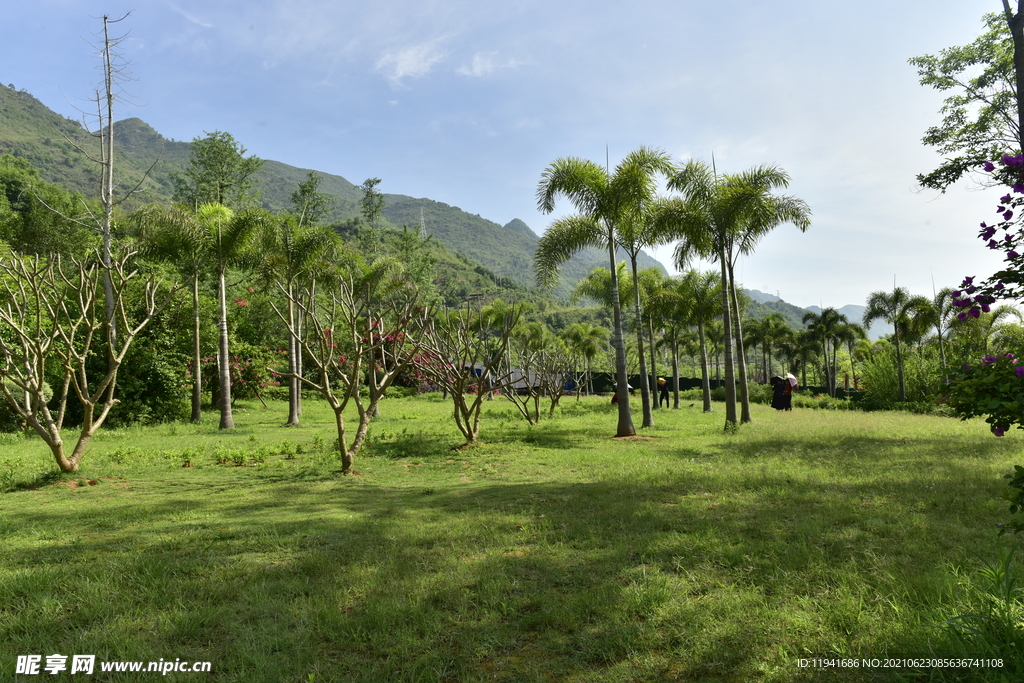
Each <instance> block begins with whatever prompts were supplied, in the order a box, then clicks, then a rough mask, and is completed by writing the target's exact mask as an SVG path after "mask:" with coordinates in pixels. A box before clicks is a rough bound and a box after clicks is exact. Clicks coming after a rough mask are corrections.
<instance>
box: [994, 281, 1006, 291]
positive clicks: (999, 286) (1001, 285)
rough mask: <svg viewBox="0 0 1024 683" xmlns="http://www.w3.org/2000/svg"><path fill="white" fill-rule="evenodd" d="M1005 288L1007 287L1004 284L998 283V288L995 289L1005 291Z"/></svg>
mask: <svg viewBox="0 0 1024 683" xmlns="http://www.w3.org/2000/svg"><path fill="white" fill-rule="evenodd" d="M1004 287H1006V285H1004V284H1003V283H1002V282H997V283H996V286H995V289H997V290H998V289H1003V288H1004Z"/></svg>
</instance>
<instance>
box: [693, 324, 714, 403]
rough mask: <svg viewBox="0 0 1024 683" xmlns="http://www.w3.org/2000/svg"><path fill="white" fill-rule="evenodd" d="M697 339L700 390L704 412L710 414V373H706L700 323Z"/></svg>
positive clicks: (702, 328) (705, 344)
mask: <svg viewBox="0 0 1024 683" xmlns="http://www.w3.org/2000/svg"><path fill="white" fill-rule="evenodd" d="M697 339H698V340H699V341H700V388H701V390H702V393H703V394H704V412H705V413H710V412H711V410H712V406H711V373H710V372H709V371H708V346H707V342H706V341H705V339H704V323H702V322H698V323H697ZM716 367H717V362H716Z"/></svg>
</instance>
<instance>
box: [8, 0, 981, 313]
mask: <svg viewBox="0 0 1024 683" xmlns="http://www.w3.org/2000/svg"><path fill="white" fill-rule="evenodd" d="M1000 8H1001V5H1000V3H999V2H997V1H995V0H985V1H982V0H928V1H927V2H925V1H924V0H905V1H904V2H898V3H894V2H891V0H861V1H860V2H857V3H849V2H839V1H838V0H813V1H812V0H775V1H774V2H771V3H718V2H706V1H704V0H700V1H697V0H664V1H663V0H634V1H633V2H630V3H623V2H618V1H616V2H610V1H606V0H590V1H586V2H584V1H564V0H543V1H541V0H517V1H516V2H503V3H498V2H479V1H478V0H477V1H472V2H471V1H468V0H443V1H439V0H415V1H411V0H391V1H389V0H380V1H379V2H376V3H367V2H361V3H356V2H350V1H340V2H339V1H338V0H244V1H242V0H204V1H202V2H199V1H197V0H174V1H173V2H171V1H165V0H145V2H139V1H138V0H136V1H135V2H126V1H125V0H109V1H108V2H93V1H86V0H32V2H24V3H13V2H12V3H7V6H6V7H5V8H4V21H3V25H2V27H0V81H2V82H3V83H5V84H11V85H14V86H15V87H16V88H17V89H19V90H27V91H28V92H30V93H32V94H33V95H34V96H35V97H36V98H37V99H39V100H41V101H42V102H43V103H44V104H45V105H47V106H48V107H50V108H51V109H53V110H55V111H57V112H58V113H61V114H63V115H66V116H70V117H72V118H81V115H80V113H79V112H80V110H82V109H88V108H89V101H88V98H89V97H90V96H91V95H92V94H93V93H94V92H95V90H96V89H97V88H98V87H99V86H100V84H101V79H102V72H101V70H100V59H99V57H98V54H97V50H96V48H97V46H98V45H99V44H101V42H102V19H101V17H102V16H103V15H104V14H106V15H108V16H110V17H112V18H119V17H121V16H122V15H124V14H126V13H128V12H130V14H129V15H128V16H127V18H125V19H124V20H123V21H121V22H119V23H117V24H112V29H111V30H112V36H115V37H121V36H124V38H123V40H121V41H120V43H119V44H118V47H117V49H118V51H119V53H120V55H121V56H122V57H123V59H124V60H125V61H126V62H128V66H127V67H126V69H125V71H126V74H128V75H130V79H131V80H126V81H125V82H123V83H122V84H121V89H122V100H121V101H120V102H119V104H118V109H117V111H116V112H115V118H117V119H122V118H129V117H139V118H141V119H143V120H144V121H146V122H147V123H149V124H150V125H151V126H153V127H154V128H155V129H156V130H157V131H159V132H160V133H161V134H162V135H164V136H165V137H167V138H171V139H175V140H184V141H189V140H192V139H193V138H195V137H200V136H203V135H204V133H205V132H212V131H216V130H220V131H227V132H230V133H231V134H232V135H233V136H234V137H235V138H236V139H237V140H238V141H239V142H240V143H241V144H243V145H244V146H245V147H246V148H247V149H248V152H249V153H250V154H255V155H257V156H259V157H261V158H263V159H273V160H277V161H282V162H285V163H288V164H291V165H293V166H298V167H300V168H311V169H316V170H318V171H322V172H325V173H332V174H336V175H341V176H344V177H345V178H347V179H348V180H349V181H351V182H353V183H355V184H357V185H358V184H360V183H362V181H363V180H365V179H367V178H374V177H376V178H381V179H382V182H381V185H380V186H379V189H381V190H382V191H384V192H388V193H395V194H404V195H410V196H413V197H429V198H431V199H434V200H437V201H441V202H445V203H447V204H451V205H453V206H458V207H460V208H462V209H463V210H465V211H468V212H469V213H474V214H479V215H481V216H483V217H484V218H487V219H490V220H492V221H495V222H497V223H500V224H505V223H507V222H508V221H510V220H512V219H513V218H519V219H521V220H523V221H525V222H526V223H527V224H528V225H529V226H530V227H531V228H533V230H534V231H535V232H537V233H538V234H540V233H543V231H544V230H545V229H546V227H547V226H548V225H549V224H550V223H551V221H552V220H553V219H555V218H557V217H559V216H561V215H567V214H570V213H572V210H573V207H572V206H571V205H569V204H568V203H567V202H566V201H565V200H562V201H561V202H560V203H559V205H558V206H557V207H556V211H555V213H553V214H550V215H544V214H542V213H540V212H539V211H538V210H537V205H536V198H535V192H536V188H537V183H538V181H539V179H540V177H541V173H542V172H543V171H544V169H545V168H546V167H547V166H548V165H549V164H550V163H551V162H553V161H554V160H555V159H557V158H560V157H581V158H585V159H590V160H593V161H597V162H600V163H603V162H604V161H605V159H606V150H607V155H608V159H609V160H610V162H611V164H612V166H614V165H615V163H616V162H617V161H618V160H620V159H621V158H622V157H623V156H625V155H626V154H628V153H629V152H630V151H632V150H635V149H637V148H638V147H640V146H648V147H654V148H659V149H662V150H664V151H665V152H667V153H669V154H670V155H671V156H672V157H673V159H675V160H676V161H678V162H682V161H685V160H687V159H690V158H695V159H700V160H704V161H710V159H711V155H712V154H714V159H715V164H716V167H717V168H718V169H719V171H721V172H724V173H730V172H738V171H742V170H746V169H749V168H751V167H754V166H757V165H760V164H766V163H770V164H775V165H778V166H780V167H781V168H783V169H784V170H785V171H787V172H788V173H789V175H790V176H791V184H790V187H789V188H788V190H786V191H785V192H786V193H787V194H790V195H793V196H795V197H799V198H801V199H803V200H804V201H806V202H807V203H808V205H809V206H810V208H811V211H812V212H813V217H812V225H811V227H810V228H809V229H808V230H807V231H806V232H805V233H800V232H799V231H798V230H797V229H796V228H795V227H793V226H792V225H782V226H780V227H778V228H776V230H775V231H773V233H772V234H770V235H769V236H767V237H766V238H765V239H764V240H763V241H762V242H761V244H760V245H759V247H758V249H757V251H756V253H754V254H753V255H751V256H749V257H746V258H744V259H743V260H742V261H741V263H740V266H739V270H738V273H737V277H738V279H740V280H741V282H742V284H743V286H745V287H747V288H750V289H759V290H762V291H765V292H770V293H773V294H778V295H779V296H781V297H782V298H783V299H785V300H786V301H788V302H790V303H793V304H796V305H798V306H810V305H822V306H834V307H836V308H839V307H841V306H844V305H846V304H863V303H864V301H865V299H866V298H867V297H868V295H869V294H870V293H871V292H873V291H878V290H889V291H891V290H892V288H893V285H894V283H895V284H896V285H897V286H902V287H907V288H908V289H910V290H911V292H912V293H914V294H925V295H929V296H930V295H931V293H932V291H933V282H934V287H935V288H936V289H940V288H942V287H944V286H953V287H955V286H956V285H958V284H959V283H960V281H961V280H962V279H963V277H964V276H967V275H975V276H979V277H982V278H983V277H986V276H988V275H990V274H991V273H993V272H994V271H995V270H997V269H998V268H999V265H1000V261H999V260H998V256H997V255H996V254H994V253H993V252H991V251H989V250H988V249H985V248H984V246H983V243H982V242H981V241H980V240H979V239H978V237H977V232H978V224H979V223H980V222H981V221H983V220H991V219H993V218H994V217H995V213H994V210H995V207H996V205H997V204H998V197H999V196H1000V194H1001V192H1000V191H999V190H997V189H982V188H980V187H979V185H978V183H977V179H976V180H975V181H961V183H960V184H958V185H957V186H954V187H952V188H950V189H949V190H948V191H947V192H946V193H938V192H935V191H930V190H921V189H920V188H918V187H917V184H916V182H915V176H916V175H917V174H918V173H922V172H927V171H930V170H932V169H933V168H935V167H936V166H937V165H938V163H939V162H940V161H941V158H940V156H939V155H938V154H937V153H936V151H935V150H934V149H932V148H927V147H925V146H923V145H922V144H921V142H920V140H921V137H922V136H923V134H924V132H925V130H926V129H927V128H928V127H929V126H932V125H935V124H937V123H938V122H939V121H940V115H939V109H940V107H941V105H942V99H943V93H939V92H936V91H934V90H931V89H929V88H925V87H923V86H921V85H920V84H919V83H918V75H917V73H916V70H915V68H914V67H912V66H911V65H910V64H908V62H907V60H908V59H909V58H911V57H915V56H919V55H923V54H937V53H938V52H940V51H941V50H942V49H944V48H947V47H950V46H953V45H964V44H967V43H969V42H971V41H972V40H973V39H974V38H976V37H977V36H978V35H979V34H980V33H981V32H982V24H981V17H982V15H983V14H985V13H986V12H994V11H999V10H1000ZM666 194H668V193H666ZM429 228H430V226H429V225H428V226H427V229H428V230H429ZM672 251H673V250H672V246H671V245H666V246H664V247H660V248H657V249H655V250H653V254H654V255H655V257H657V258H659V259H660V260H661V261H662V263H663V264H665V266H666V267H667V268H669V271H670V272H673V271H674V268H673V266H672ZM698 265H701V264H698ZM704 267H711V266H710V265H704Z"/></svg>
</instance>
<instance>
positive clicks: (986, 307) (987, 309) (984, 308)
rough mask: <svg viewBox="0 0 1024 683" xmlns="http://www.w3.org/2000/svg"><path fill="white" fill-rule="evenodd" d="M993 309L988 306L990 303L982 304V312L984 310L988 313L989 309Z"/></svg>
mask: <svg viewBox="0 0 1024 683" xmlns="http://www.w3.org/2000/svg"><path fill="white" fill-rule="evenodd" d="M991 310H992V309H991V308H989V307H988V304H982V305H981V312H982V313H988V312H989V311H991Z"/></svg>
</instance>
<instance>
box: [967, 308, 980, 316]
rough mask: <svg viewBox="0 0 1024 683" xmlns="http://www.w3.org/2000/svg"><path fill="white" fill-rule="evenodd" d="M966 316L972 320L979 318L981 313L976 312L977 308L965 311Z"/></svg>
mask: <svg viewBox="0 0 1024 683" xmlns="http://www.w3.org/2000/svg"><path fill="white" fill-rule="evenodd" d="M967 315H969V316H971V317H972V318H980V317H981V311H980V310H978V309H977V308H972V309H971V310H969V311H967Z"/></svg>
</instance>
